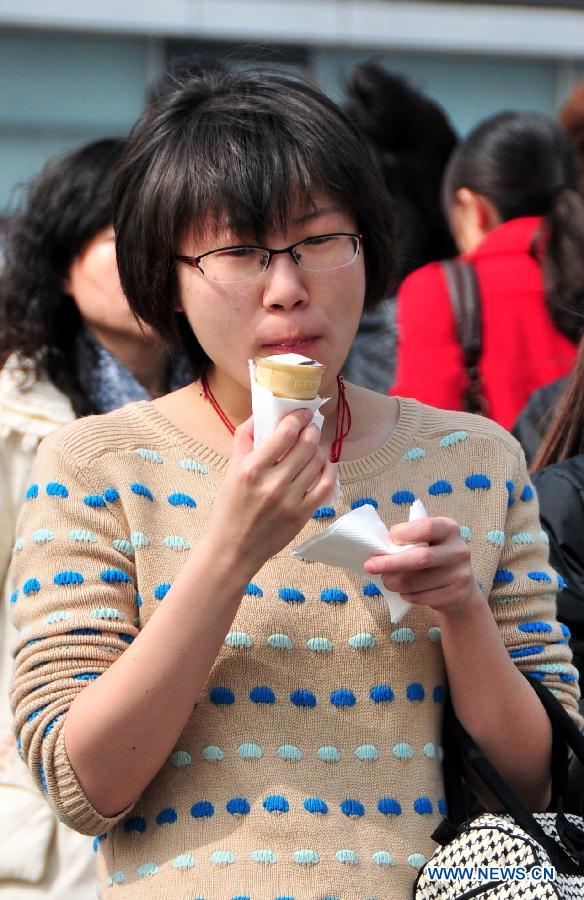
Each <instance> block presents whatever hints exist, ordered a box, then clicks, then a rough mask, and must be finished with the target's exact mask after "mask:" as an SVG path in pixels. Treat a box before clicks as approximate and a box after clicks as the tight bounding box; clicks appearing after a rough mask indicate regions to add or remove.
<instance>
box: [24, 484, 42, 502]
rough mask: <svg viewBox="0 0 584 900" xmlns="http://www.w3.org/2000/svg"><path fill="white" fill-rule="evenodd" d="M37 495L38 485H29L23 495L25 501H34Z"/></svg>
mask: <svg viewBox="0 0 584 900" xmlns="http://www.w3.org/2000/svg"><path fill="white" fill-rule="evenodd" d="M38 495H39V486H38V484H31V485H30V486H29V487H28V488H27V489H26V493H25V495H24V499H25V500H36V498H37V497H38Z"/></svg>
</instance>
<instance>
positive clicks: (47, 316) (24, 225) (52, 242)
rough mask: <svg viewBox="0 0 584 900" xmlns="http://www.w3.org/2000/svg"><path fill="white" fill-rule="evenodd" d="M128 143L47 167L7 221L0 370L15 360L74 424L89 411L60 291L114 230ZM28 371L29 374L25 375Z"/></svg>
mask: <svg viewBox="0 0 584 900" xmlns="http://www.w3.org/2000/svg"><path fill="white" fill-rule="evenodd" d="M124 147H125V141H123V140H121V139H116V138H105V139H103V140H99V141H95V142H93V143H91V144H86V145H84V146H83V147H81V148H80V149H77V150H73V151H71V152H69V153H66V154H64V155H62V156H60V157H58V158H57V159H55V160H53V161H51V162H50V163H49V164H48V165H47V166H45V168H44V169H43V170H42V172H41V173H40V174H39V175H38V176H37V177H36V178H35V179H33V180H32V181H31V182H30V184H29V186H28V190H27V194H26V200H25V203H24V207H23V208H22V210H21V211H19V212H17V213H16V214H15V215H14V216H12V217H11V218H10V220H9V223H8V230H7V233H6V236H5V240H4V245H3V255H4V263H3V266H2V269H1V271H0V367H1V366H3V365H4V364H5V362H6V360H7V359H8V357H9V356H10V355H11V354H12V353H15V352H18V353H20V354H21V355H22V356H23V357H25V358H27V359H28V360H30V361H31V362H32V363H33V366H34V368H33V370H32V373H33V375H34V377H35V378H38V377H40V376H41V375H42V374H46V375H47V376H48V378H49V379H50V380H51V381H52V382H53V384H54V385H55V386H56V387H57V388H59V390H61V391H63V393H64V394H65V395H66V396H67V397H68V398H69V400H70V401H71V404H72V406H73V409H74V411H75V415H76V416H82V415H87V414H88V413H90V412H93V411H94V410H93V409H91V408H90V406H89V402H88V400H87V398H86V396H85V394H84V392H83V391H82V389H81V386H80V384H79V380H78V377H77V371H76V369H77V363H76V355H75V353H74V352H73V349H74V345H75V338H76V335H77V334H78V333H79V331H80V330H81V328H82V319H81V316H80V314H79V311H78V309H77V307H76V305H75V302H74V300H73V298H72V297H71V295H70V294H68V293H67V290H66V288H65V281H66V279H67V276H68V274H69V271H70V268H71V265H72V263H73V261H74V260H75V259H76V257H77V256H79V254H80V253H81V252H82V251H83V249H84V248H85V246H86V245H87V244H88V242H89V241H90V240H91V239H92V238H93V237H94V236H95V235H96V234H97V233H98V232H99V231H101V230H102V229H104V228H107V227H108V225H111V221H112V213H111V188H112V183H113V177H114V170H115V167H116V165H117V163H118V161H119V159H120V157H121V155H122V151H123V149H124ZM27 371H28V370H27Z"/></svg>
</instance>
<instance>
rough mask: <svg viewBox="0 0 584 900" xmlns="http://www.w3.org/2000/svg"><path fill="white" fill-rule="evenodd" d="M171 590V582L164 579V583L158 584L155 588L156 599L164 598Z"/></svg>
mask: <svg viewBox="0 0 584 900" xmlns="http://www.w3.org/2000/svg"><path fill="white" fill-rule="evenodd" d="M169 590H170V584H169V583H168V581H164V582H163V583H162V584H157V585H156V587H155V588H154V591H153V594H154V599H155V600H164V598H165V597H166V595H167V594H168V592H169Z"/></svg>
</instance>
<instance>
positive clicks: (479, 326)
mask: <svg viewBox="0 0 584 900" xmlns="http://www.w3.org/2000/svg"><path fill="white" fill-rule="evenodd" d="M440 265H441V267H442V271H443V272H444V277H445V278H446V284H447V286H448V295H449V297H450V303H451V305H452V311H453V313H454V319H455V322H456V333H457V336H458V341H459V343H460V346H461V348H462V353H463V357H464V367H465V369H466V375H467V380H468V384H467V389H466V391H465V395H464V398H463V399H464V408H465V410H466V411H467V412H474V413H484V412H485V411H486V404H485V398H484V396H483V390H482V385H481V377H480V372H479V362H480V358H481V353H482V350H483V322H482V314H481V294H480V287H479V282H478V278H477V273H476V269H475V267H474V265H473V264H472V263H471V262H470V261H469V260H465V259H460V257H457V258H456V259H447V260H444V261H443V262H442V263H440Z"/></svg>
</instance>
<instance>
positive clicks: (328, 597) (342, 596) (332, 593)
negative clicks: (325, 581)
mask: <svg viewBox="0 0 584 900" xmlns="http://www.w3.org/2000/svg"><path fill="white" fill-rule="evenodd" d="M320 599H321V600H322V601H323V603H346V602H347V600H348V599H349V596H348V594H346V593H345V591H342V590H341V589H340V588H327V589H326V590H325V591H323V592H322V593H321V595H320Z"/></svg>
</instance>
